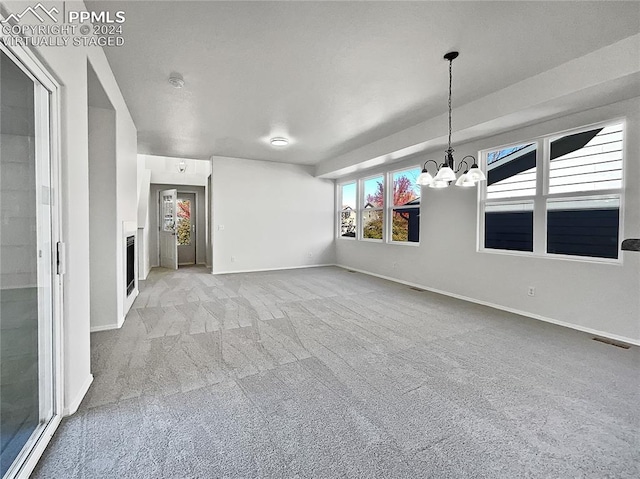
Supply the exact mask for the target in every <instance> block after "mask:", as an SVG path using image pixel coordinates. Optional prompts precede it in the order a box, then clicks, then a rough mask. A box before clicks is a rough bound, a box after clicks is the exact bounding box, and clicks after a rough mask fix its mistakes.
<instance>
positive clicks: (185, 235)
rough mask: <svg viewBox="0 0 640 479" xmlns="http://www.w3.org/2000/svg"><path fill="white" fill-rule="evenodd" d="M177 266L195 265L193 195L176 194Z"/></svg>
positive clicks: (194, 204)
mask: <svg viewBox="0 0 640 479" xmlns="http://www.w3.org/2000/svg"><path fill="white" fill-rule="evenodd" d="M178 264H179V265H181V266H182V265H188V264H196V195H195V193H178Z"/></svg>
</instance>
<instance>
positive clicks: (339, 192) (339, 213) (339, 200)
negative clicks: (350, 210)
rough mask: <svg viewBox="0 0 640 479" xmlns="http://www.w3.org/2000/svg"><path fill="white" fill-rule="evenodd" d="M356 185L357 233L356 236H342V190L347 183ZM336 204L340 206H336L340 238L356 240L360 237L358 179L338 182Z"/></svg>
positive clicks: (337, 228) (337, 234) (337, 233)
mask: <svg viewBox="0 0 640 479" xmlns="http://www.w3.org/2000/svg"><path fill="white" fill-rule="evenodd" d="M352 184H355V185H356V208H355V210H354V211H355V213H356V235H355V236H342V191H343V187H344V186H346V185H352ZM336 187H337V188H336V197H337V198H336V204H337V205H338V207H337V208H336V223H337V226H336V236H337V237H338V239H343V240H347V241H355V240H357V239H358V180H348V181H343V182H340V183H336Z"/></svg>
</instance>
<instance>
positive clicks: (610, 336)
mask: <svg viewBox="0 0 640 479" xmlns="http://www.w3.org/2000/svg"><path fill="white" fill-rule="evenodd" d="M335 266H337V267H338V268H342V269H347V270H351V271H356V272H358V273H362V274H367V275H370V276H375V277H376V278H381V279H386V280H387V281H393V282H394V283H400V284H405V285H407V286H412V287H414V288H420V289H424V290H425V291H430V292H432V293H437V294H442V295H444V296H450V297H452V298H456V299H461V300H463V301H468V302H470V303H475V304H480V305H482V306H488V307H490V308H494V309H499V310H500V311H506V312H508V313H513V314H518V315H520V316H525V317H527V318H532V319H537V320H539V321H544V322H545V323H551V324H556V325H558V326H563V327H565V328H569V329H574V330H576V331H581V332H583V333H589V334H593V335H596V336H601V337H603V338H608V339H613V340H615V341H621V342H624V343H627V344H632V345H634V346H640V339H633V338H628V337H626V336H620V335H618V334H613V333H608V332H606V331H600V330H598V329H593V328H587V327H585V326H580V325H578V324H573V323H567V322H566V321H560V320H558V319H553V318H547V317H546V316H541V315H539V314H535V313H530V312H528V311H522V310H519V309H515V308H510V307H508V306H502V305H500V304H496V303H492V302H490V301H482V300H479V299H475V298H470V297H469V296H463V295H461V294H456V293H450V292H448V291H443V290H441V289H436V288H431V287H429V286H424V285H422V284H418V283H412V282H410V281H404V280H401V279H398V278H392V277H390V276H385V275H382V274H377V273H372V272H371V271H365V270H361V269H358V268H352V267H350V266H345V265H342V264H336V265H335Z"/></svg>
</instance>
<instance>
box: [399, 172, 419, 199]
mask: <svg viewBox="0 0 640 479" xmlns="http://www.w3.org/2000/svg"><path fill="white" fill-rule="evenodd" d="M420 171H421V170H420V168H412V169H410V170H404V171H396V172H395V173H394V174H393V206H404V205H407V204H411V205H419V204H420V185H418V184H417V183H416V180H417V179H418V176H419V175H420Z"/></svg>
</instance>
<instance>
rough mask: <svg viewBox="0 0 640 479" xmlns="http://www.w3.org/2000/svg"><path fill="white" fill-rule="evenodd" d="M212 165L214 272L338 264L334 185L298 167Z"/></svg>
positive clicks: (220, 161)
mask: <svg viewBox="0 0 640 479" xmlns="http://www.w3.org/2000/svg"><path fill="white" fill-rule="evenodd" d="M211 162H212V186H211V191H212V196H213V205H212V230H211V234H212V236H211V237H212V243H213V258H212V262H213V272H214V273H224V272H236V271H252V270H260V269H275V268H288V267H300V266H308V265H317V264H330V263H333V262H334V259H335V256H334V239H333V231H334V226H333V225H334V212H333V210H334V203H335V200H334V182H333V181H331V180H322V179H319V178H315V177H313V176H312V174H311V168H309V167H303V166H298V165H289V164H283V163H274V162H267V161H255V160H244V159H239V158H224V157H212V159H211ZM220 226H224V229H221V228H220ZM232 257H233V258H234V259H235V261H232Z"/></svg>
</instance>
